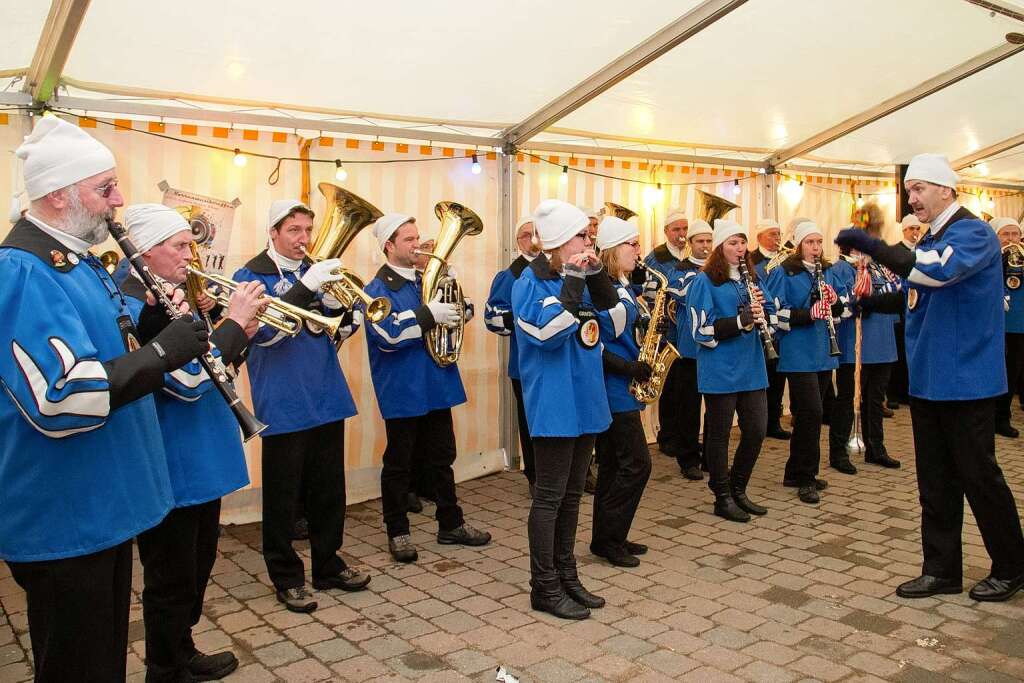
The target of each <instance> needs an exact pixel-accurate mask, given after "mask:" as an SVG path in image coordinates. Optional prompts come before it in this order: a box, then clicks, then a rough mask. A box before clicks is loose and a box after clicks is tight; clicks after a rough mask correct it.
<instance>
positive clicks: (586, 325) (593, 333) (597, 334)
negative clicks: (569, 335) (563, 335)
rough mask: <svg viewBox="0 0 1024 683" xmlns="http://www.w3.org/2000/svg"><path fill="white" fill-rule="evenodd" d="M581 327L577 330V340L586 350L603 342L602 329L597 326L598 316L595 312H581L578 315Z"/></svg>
mask: <svg viewBox="0 0 1024 683" xmlns="http://www.w3.org/2000/svg"><path fill="white" fill-rule="evenodd" d="M577 317H578V318H579V321H580V326H579V328H578V329H577V330H576V339H578V340H579V342H580V344H582V345H583V346H584V347H585V348H588V349H592V348H594V347H595V346H597V342H599V341H601V328H600V326H599V325H598V324H597V316H596V315H595V314H594V312H593V311H588V310H581V311H580V312H579V314H578V315H577Z"/></svg>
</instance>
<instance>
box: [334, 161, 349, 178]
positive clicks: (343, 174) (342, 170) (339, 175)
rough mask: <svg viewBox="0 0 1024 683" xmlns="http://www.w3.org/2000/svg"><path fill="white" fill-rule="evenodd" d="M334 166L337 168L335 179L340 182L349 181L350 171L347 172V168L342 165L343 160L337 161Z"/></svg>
mask: <svg viewBox="0 0 1024 683" xmlns="http://www.w3.org/2000/svg"><path fill="white" fill-rule="evenodd" d="M334 165H335V166H336V167H337V168H336V169H335V170H334V177H335V178H336V179H337V180H338V181H340V182H345V181H346V180H348V171H346V170H345V167H344V166H342V165H341V159H335V160H334Z"/></svg>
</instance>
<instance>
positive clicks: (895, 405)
mask: <svg viewBox="0 0 1024 683" xmlns="http://www.w3.org/2000/svg"><path fill="white" fill-rule="evenodd" d="M885 407H886V408H888V409H889V410H899V409H900V402H899V401H886V403H885Z"/></svg>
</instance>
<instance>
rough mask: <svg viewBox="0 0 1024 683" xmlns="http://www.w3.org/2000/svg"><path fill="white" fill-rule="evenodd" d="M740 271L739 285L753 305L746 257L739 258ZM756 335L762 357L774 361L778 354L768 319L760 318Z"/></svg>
mask: <svg viewBox="0 0 1024 683" xmlns="http://www.w3.org/2000/svg"><path fill="white" fill-rule="evenodd" d="M737 265H738V266H739V270H740V283H741V284H742V285H743V286H744V287H746V288H747V298H748V299H750V303H754V301H756V300H757V299H756V298H755V296H754V282H753V280H751V279H750V271H748V270H747V257H746V255H744V256H741V257H740V261H739V263H738V264H737ZM757 331H758V334H760V335H761V346H763V347H764V357H765V358H766V359H768V360H775V359H776V358H778V357H779V354H778V353H776V351H775V344H773V343H772V332H771V330H769V329H768V319H767V318H766V317H764V316H763V315H762V316H761V320H760V321H758V323H757Z"/></svg>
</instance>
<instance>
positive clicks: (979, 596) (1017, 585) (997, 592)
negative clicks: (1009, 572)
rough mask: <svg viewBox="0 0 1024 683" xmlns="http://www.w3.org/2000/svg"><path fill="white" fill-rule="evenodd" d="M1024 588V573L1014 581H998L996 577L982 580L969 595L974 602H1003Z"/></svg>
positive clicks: (1013, 579)
mask: <svg viewBox="0 0 1024 683" xmlns="http://www.w3.org/2000/svg"><path fill="white" fill-rule="evenodd" d="M1021 588H1024V573H1021V574H1018V575H1017V576H1015V577H1014V578H1012V579H997V578H996V577H994V576H989V577H988V578H986V579H984V580H982V581H981V582H980V583H978V584H977V585H975V586H974V588H972V589H971V592H970V593H968V595H969V596H971V599H972V600H978V601H979V602H1002V601H1003V600H1009V599H1010V598H1012V597H1013V595H1014V593H1016V592H1017V591H1019V590H1020V589H1021Z"/></svg>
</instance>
